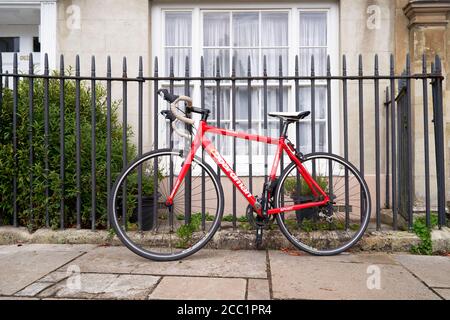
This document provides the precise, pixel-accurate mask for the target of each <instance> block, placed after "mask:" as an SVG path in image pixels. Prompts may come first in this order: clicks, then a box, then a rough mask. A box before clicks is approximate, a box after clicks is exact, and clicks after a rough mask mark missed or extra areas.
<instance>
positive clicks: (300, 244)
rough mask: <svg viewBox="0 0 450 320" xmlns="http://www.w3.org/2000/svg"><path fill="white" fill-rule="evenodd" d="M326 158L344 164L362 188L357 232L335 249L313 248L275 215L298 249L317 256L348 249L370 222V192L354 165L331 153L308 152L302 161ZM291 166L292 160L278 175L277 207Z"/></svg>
mask: <svg viewBox="0 0 450 320" xmlns="http://www.w3.org/2000/svg"><path fill="white" fill-rule="evenodd" d="M319 158H322V159H328V160H334V161H336V162H338V163H340V164H342V165H344V166H345V167H346V168H347V169H348V170H349V171H350V172H352V173H353V174H354V175H355V177H356V178H357V179H358V181H359V183H360V185H361V189H362V190H363V193H364V195H365V196H364V197H365V202H366V206H365V214H364V220H363V221H362V222H361V227H360V228H359V230H358V232H357V233H356V234H355V235H354V236H353V237H352V239H351V240H350V241H349V242H347V243H346V244H345V245H342V246H340V247H338V248H336V249H333V250H317V249H316V248H313V247H312V246H310V245H307V244H305V243H303V242H301V241H300V240H298V239H297V238H296V237H295V236H294V235H292V234H291V232H290V231H289V229H288V227H287V226H286V223H285V221H284V220H283V218H282V215H281V214H278V215H277V216H276V219H277V224H278V226H279V228H280V230H281V232H282V233H283V234H284V236H285V237H286V238H287V239H288V240H289V241H290V242H291V243H292V244H293V245H294V246H295V247H296V248H298V249H300V250H302V251H305V252H307V253H310V254H312V255H317V256H332V255H337V254H339V253H341V252H344V251H346V250H348V249H349V248H351V247H352V246H353V245H355V244H356V243H357V242H358V241H359V240H360V239H361V237H362V236H363V235H364V232H365V231H366V229H367V226H368V224H369V222H370V213H371V198H370V192H369V189H368V187H367V183H366V181H365V180H364V178H362V177H361V175H360V173H359V171H358V170H357V169H356V168H355V166H353V165H352V164H351V163H349V162H348V161H346V160H345V159H344V158H342V157H340V156H337V155H334V154H331V153H314V154H309V155H306V156H305V158H304V159H305V160H304V162H306V161H308V160H315V159H319ZM293 167H296V164H295V163H294V162H292V163H291V164H289V165H288V166H287V167H286V168H285V170H284V171H283V172H282V174H281V175H280V177H279V180H278V184H277V187H276V189H275V194H274V197H275V206H276V207H277V208H279V207H281V193H282V190H283V185H284V181H285V180H286V178H287V177H288V175H289V173H290V172H291V171H292V170H293V169H294V168H293Z"/></svg>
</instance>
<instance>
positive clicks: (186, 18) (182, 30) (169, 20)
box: [164, 12, 192, 76]
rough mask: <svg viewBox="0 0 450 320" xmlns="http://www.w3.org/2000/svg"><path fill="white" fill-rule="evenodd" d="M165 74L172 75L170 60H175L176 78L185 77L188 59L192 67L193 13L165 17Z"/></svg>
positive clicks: (175, 13) (169, 13) (180, 13)
mask: <svg viewBox="0 0 450 320" xmlns="http://www.w3.org/2000/svg"><path fill="white" fill-rule="evenodd" d="M165 18H166V23H165V33H164V35H165V46H170V47H169V48H166V49H165V61H166V63H165V72H166V75H167V76H168V75H170V60H171V58H172V59H173V69H174V70H173V71H174V75H175V76H183V75H184V73H185V69H186V57H188V59H189V66H191V64H192V63H191V48H186V47H190V46H191V45H192V13H191V12H166V15H165Z"/></svg>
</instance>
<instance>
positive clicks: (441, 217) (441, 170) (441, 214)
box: [433, 56, 446, 228]
mask: <svg viewBox="0 0 450 320" xmlns="http://www.w3.org/2000/svg"><path fill="white" fill-rule="evenodd" d="M434 75H435V76H437V77H436V78H435V79H434V81H433V93H434V94H433V98H434V99H433V116H434V134H435V138H434V143H435V155H436V179H437V193H438V224H439V228H441V227H442V226H445V224H446V217H445V162H444V161H445V160H444V157H445V154H444V116H443V114H444V110H443V98H442V89H443V88H442V81H443V78H442V66H441V59H440V58H439V56H436V57H435V66H434Z"/></svg>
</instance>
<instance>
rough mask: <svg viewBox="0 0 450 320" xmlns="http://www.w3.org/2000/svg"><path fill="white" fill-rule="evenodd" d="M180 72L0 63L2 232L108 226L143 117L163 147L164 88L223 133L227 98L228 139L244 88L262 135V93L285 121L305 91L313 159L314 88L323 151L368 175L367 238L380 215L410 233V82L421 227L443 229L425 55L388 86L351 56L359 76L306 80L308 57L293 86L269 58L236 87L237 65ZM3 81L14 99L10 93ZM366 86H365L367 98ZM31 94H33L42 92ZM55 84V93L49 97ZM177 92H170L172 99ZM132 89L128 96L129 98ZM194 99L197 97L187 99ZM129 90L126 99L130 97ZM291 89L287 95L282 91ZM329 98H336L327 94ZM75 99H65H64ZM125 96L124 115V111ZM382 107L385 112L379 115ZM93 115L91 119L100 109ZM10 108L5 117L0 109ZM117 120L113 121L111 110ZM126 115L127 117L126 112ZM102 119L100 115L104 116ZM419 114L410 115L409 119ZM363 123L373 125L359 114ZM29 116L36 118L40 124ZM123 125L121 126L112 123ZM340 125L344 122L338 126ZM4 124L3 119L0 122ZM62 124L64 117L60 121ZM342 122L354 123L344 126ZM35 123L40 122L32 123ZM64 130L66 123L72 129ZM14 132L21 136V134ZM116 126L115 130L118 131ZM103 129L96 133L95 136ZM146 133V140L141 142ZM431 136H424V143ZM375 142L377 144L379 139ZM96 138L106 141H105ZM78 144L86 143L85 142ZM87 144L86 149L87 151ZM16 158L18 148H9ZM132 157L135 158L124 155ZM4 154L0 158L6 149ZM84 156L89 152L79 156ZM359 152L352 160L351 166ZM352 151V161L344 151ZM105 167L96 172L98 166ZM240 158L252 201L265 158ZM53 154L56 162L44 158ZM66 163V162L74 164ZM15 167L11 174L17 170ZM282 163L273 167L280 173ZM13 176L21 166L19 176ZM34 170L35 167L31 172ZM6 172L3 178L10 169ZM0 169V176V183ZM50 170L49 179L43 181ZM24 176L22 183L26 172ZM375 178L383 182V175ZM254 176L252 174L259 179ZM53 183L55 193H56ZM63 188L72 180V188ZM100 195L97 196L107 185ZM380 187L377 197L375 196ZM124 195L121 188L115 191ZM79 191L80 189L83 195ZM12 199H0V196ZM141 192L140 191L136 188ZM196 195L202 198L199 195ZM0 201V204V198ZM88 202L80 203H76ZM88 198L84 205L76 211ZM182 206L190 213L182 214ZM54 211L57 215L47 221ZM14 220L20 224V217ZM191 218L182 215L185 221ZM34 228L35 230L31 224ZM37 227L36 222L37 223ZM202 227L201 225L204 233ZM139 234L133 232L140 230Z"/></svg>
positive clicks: (436, 90) (391, 77) (439, 149)
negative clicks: (226, 98) (420, 157)
mask: <svg viewBox="0 0 450 320" xmlns="http://www.w3.org/2000/svg"><path fill="white" fill-rule="evenodd" d="M186 59H187V61H186V64H185V65H186V70H185V74H184V76H177V77H176V76H174V62H173V59H170V60H169V64H170V66H169V75H168V76H161V75H160V73H159V65H158V59H157V58H156V59H155V61H154V64H153V66H152V70H153V76H144V64H143V59H142V57H141V58H140V59H139V62H138V74H137V76H136V77H129V75H128V68H127V59H126V58H124V59H123V68H122V70H121V72H122V75H121V76H119V77H113V76H112V68H111V59H110V58H109V57H108V58H107V61H106V76H99V75H97V69H96V59H95V57H92V60H91V74H90V76H82V75H81V72H80V70H81V66H80V59H79V57H78V56H77V57H76V60H75V73H74V74H72V73H68V72H67V69H66V67H65V66H66V61H65V60H64V57H63V56H61V57H60V68H59V73H50V70H49V68H48V58H47V55H45V59H44V61H45V63H44V72H43V74H35V73H34V66H33V57H32V55H30V60H29V70H28V73H19V69H18V61H17V54H15V55H14V60H13V70H12V73H8V72H3V71H2V62H1V54H0V114H1V117H0V118H1V121H2V122H1V123H0V130H1V131H0V132H1V135H0V139H1V141H0V142H1V143H2V145H3V147H4V148H5V149H4V150H6V148H7V146H8V147H9V146H10V147H11V150H10V154H11V161H10V162H11V163H12V164H11V166H8V169H6V163H5V164H4V165H3V166H4V168H3V169H1V167H0V179H2V180H3V181H1V183H0V185H8V186H10V189H8V188H9V187H8V188H3V190H0V192H3V194H0V197H1V199H2V203H3V204H2V207H1V208H0V215H1V217H0V222H1V223H6V224H12V225H14V226H19V225H28V226H31V227H33V226H41V225H45V226H47V227H49V226H53V227H55V225H56V224H55V220H58V224H57V225H58V226H59V228H61V229H63V228H67V227H77V228H89V227H90V228H91V229H93V230H94V229H96V228H99V227H102V228H103V227H109V220H108V215H107V214H106V212H108V210H109V208H108V207H107V206H108V201H107V199H108V198H109V195H110V192H111V185H112V183H113V182H114V179H115V177H116V176H117V175H118V173H119V172H120V171H121V169H122V168H124V167H126V166H127V164H128V163H129V162H130V161H131V160H132V159H130V155H131V156H133V157H135V156H140V155H142V154H143V153H144V152H145V151H149V150H144V140H143V137H144V132H145V131H147V130H149V129H148V128H146V127H144V110H145V111H148V112H149V113H151V114H152V115H153V119H152V120H153V121H149V125H151V126H152V128H151V129H152V133H151V137H152V142H151V143H150V144H149V145H151V147H148V148H147V149H150V148H153V149H157V148H162V147H173V146H174V139H175V137H174V135H173V133H172V131H171V130H170V132H169V133H168V135H169V139H162V137H161V130H160V129H161V126H166V124H165V123H163V122H162V121H161V120H162V119H161V118H160V117H158V115H159V111H160V110H161V109H162V108H164V107H165V106H163V105H161V104H160V101H159V100H158V96H157V95H156V94H155V93H156V91H157V89H158V88H159V87H161V86H167V87H168V88H169V90H170V91H171V92H174V91H175V90H183V93H184V94H185V95H190V94H191V92H192V86H193V85H198V87H197V89H199V90H200V94H199V95H198V97H200V101H198V102H197V103H199V104H200V106H201V107H202V108H205V107H206V105H207V104H208V103H210V104H212V103H213V102H214V104H215V115H214V119H213V121H214V122H215V124H216V125H217V126H221V125H222V121H223V112H224V106H222V105H221V96H222V93H221V92H222V91H223V90H225V88H226V90H229V93H230V94H231V98H230V113H231V119H230V124H229V125H230V128H231V129H236V128H237V119H236V110H238V108H240V109H241V110H243V111H246V114H247V129H248V130H252V126H253V120H252V105H253V102H252V94H251V92H252V89H253V88H258V90H260V92H261V101H262V104H261V107H262V109H263V112H262V114H263V118H262V119H261V121H262V128H263V130H264V131H265V132H268V128H269V121H268V117H267V113H268V110H269V108H270V106H269V102H268V92H269V87H270V86H273V87H276V88H277V90H278V91H277V92H278V96H277V108H278V110H277V111H286V110H287V109H288V107H290V105H289V102H288V101H285V99H284V94H283V92H284V89H285V87H286V86H288V87H289V88H293V89H292V90H291V94H293V95H294V98H293V100H294V101H295V102H294V104H293V105H292V106H291V107H290V108H291V109H294V108H295V110H297V111H299V110H300V109H301V108H302V106H301V105H300V88H301V86H302V85H303V86H306V87H307V88H308V87H309V88H310V101H309V102H310V107H311V119H310V125H311V131H310V135H311V148H310V150H309V151H311V152H315V151H317V150H316V149H317V138H318V134H317V130H316V124H317V123H318V121H319V119H318V118H317V117H318V114H317V111H318V106H317V104H316V94H317V88H318V86H319V83H320V86H321V87H323V88H325V90H326V105H325V106H324V108H325V110H326V123H327V125H326V138H327V139H326V146H325V147H326V148H325V150H324V151H326V150H329V151H332V150H333V151H334V152H335V153H339V154H342V156H343V157H344V158H345V159H348V160H350V161H353V162H356V163H357V167H358V169H359V170H360V172H361V173H362V174H363V175H364V174H366V175H372V176H374V177H375V181H374V185H375V187H374V188H371V193H372V198H374V203H375V209H374V210H373V218H374V221H375V223H376V228H377V229H381V228H382V215H381V213H382V210H383V209H386V208H390V209H391V212H392V227H393V228H394V229H397V228H398V222H399V221H398V218H399V217H398V215H399V214H400V215H401V216H402V217H403V218H404V219H405V220H406V221H407V225H408V227H409V228H411V227H412V223H413V211H414V198H415V197H414V196H415V194H414V192H415V188H418V187H419V186H418V184H417V183H416V181H415V176H414V172H415V171H414V170H415V162H414V154H413V151H412V150H413V145H414V143H415V142H414V140H413V133H414V132H415V131H414V130H417V128H418V127H419V125H420V123H419V121H418V120H420V119H416V122H415V124H414V125H413V123H412V114H413V112H414V109H413V108H417V107H418V106H417V104H414V106H413V105H412V101H411V99H412V89H411V88H412V87H413V84H412V83H413V81H421V82H422V87H423V92H422V93H421V95H420V94H419V93H418V92H416V97H415V98H416V100H417V99H419V100H420V101H421V104H422V108H421V110H422V113H423V123H422V125H423V137H424V164H423V165H424V176H425V185H424V188H425V192H424V194H425V210H424V211H425V214H426V217H427V219H426V221H427V223H428V225H430V224H431V222H430V219H431V218H430V217H431V215H432V211H433V208H436V211H437V215H438V222H439V226H443V225H445V224H446V215H445V203H446V202H445V197H446V193H445V176H446V175H445V163H444V127H443V97H442V90H443V89H442V82H443V79H444V78H443V76H442V69H441V62H440V59H439V57H436V58H435V61H434V63H433V64H432V67H431V72H430V73H428V68H427V61H426V59H425V56H424V58H423V68H422V71H421V73H418V74H412V72H411V66H410V65H411V63H410V57H409V56H408V57H407V58H406V65H405V73H403V74H401V75H395V72H394V70H395V64H394V58H393V56H391V59H390V72H389V74H387V75H382V74H381V73H380V68H379V62H378V56H375V59H374V63H373V73H372V74H370V75H368V74H364V73H363V59H362V56H361V55H360V56H359V60H358V74H357V75H348V70H347V60H346V57H345V56H343V58H342V69H341V72H340V75H332V72H331V63H330V57H328V59H327V61H326V64H327V65H326V74H324V75H318V74H316V64H315V62H314V57H312V58H311V69H310V74H308V75H301V74H300V71H299V58H298V57H296V58H295V67H294V69H295V70H294V74H293V75H284V74H283V68H282V66H283V63H284V62H283V61H282V59H281V57H280V58H279V61H278V70H279V72H278V75H271V76H269V75H268V72H267V70H268V66H267V59H266V57H264V59H263V68H262V75H254V74H253V72H252V70H251V61H250V57H249V58H248V67H247V74H246V75H245V76H236V61H235V59H233V61H232V65H231V73H230V75H223V74H222V72H221V70H220V68H219V66H220V63H219V61H218V59H217V62H216V67H215V75H214V76H205V64H204V60H203V58H202V59H201V62H200V74H199V76H192V75H191V70H190V69H189V61H188V58H186ZM397 80H398V81H399V90H398V91H397V90H396V81H397ZM11 82H12V88H11V87H10V83H11ZM115 83H119V84H120V85H121V86H122V90H121V92H120V91H115V92H113V87H114V88H115V86H113V84H115ZM335 83H338V84H339V86H337V88H339V89H338V91H339V94H338V96H339V98H338V99H336V100H333V97H335V95H334V93H333V90H334V89H332V88H333V85H334V84H335ZM366 84H371V85H373V89H372V90H371V91H372V92H373V93H369V90H368V89H367V86H366ZM37 85H38V88H39V90H40V89H42V92H40V91H39V90H38V89H37V87H36V86H37ZM55 85H57V86H58V89H55ZM352 85H354V88H355V90H356V92H357V96H356V97H354V96H350V95H349V87H350V86H352ZM23 86H27V88H28V94H27V96H24V95H23V93H24V91H23V90H22V89H23ZM381 86H385V88H386V91H385V92H384V93H383V92H381V91H380V87H381ZM241 87H243V88H246V90H247V92H248V96H247V101H246V105H237V101H236V96H237V95H236V93H237V90H238V89H239V88H241ZM178 88H180V89H178ZM208 88H212V89H213V90H215V100H216V101H209V102H208V101H207V96H206V94H205V92H206V90H207V89H208ZM131 89H133V92H131ZM197 89H195V90H197ZM134 90H135V91H134ZM288 90H289V89H288ZM336 90H337V89H336ZM430 90H431V91H432V104H433V125H434V128H433V129H434V130H429V126H430V124H431V123H429V117H428V112H429V111H428V105H429V102H428V97H429V94H428V92H429V91H430ZM72 92H74V97H71V96H70V97H69V96H68V95H71V93H72ZM55 94H56V95H57V98H58V102H55V97H54V95H55ZM87 94H88V96H86V95H87ZM372 94H373V101H371V102H370V104H368V103H367V96H369V95H372ZM130 95H132V96H133V97H132V98H134V99H132V101H134V102H133V104H132V105H130ZM380 97H383V98H382V99H383V100H384V106H385V108H384V109H382V108H381V104H382V103H383V101H382V99H381V98H380ZM88 100H89V101H90V110H85V109H84V103H86V101H88ZM23 101H27V103H28V119H24V115H23V114H22V113H21V110H20V108H22V107H23V106H22V103H23ZM37 104H42V105H43V108H42V112H43V115H39V114H37V113H36V111H35V106H36V105H37ZM55 104H57V106H56V107H57V109H58V110H59V113H58V114H55V112H52V111H54V110H55ZM99 105H100V109H99ZM6 108H11V110H5V109H6ZM68 108H73V109H74V113H75V119H74V121H75V126H74V129H68V128H67V127H66V125H68V123H67V121H68V118H67V115H66V112H67V111H69V110H72V109H69V110H68ZM116 109H117V110H116ZM133 109H134V110H133ZM333 110H339V114H340V116H339V117H333V116H332V114H333ZM103 111H105V114H104V113H102V112H103ZM130 111H134V112H133V114H135V115H137V122H136V126H135V127H134V128H133V131H136V134H135V141H134V143H130V129H129V126H130V114H129V113H130ZM352 111H355V114H357V115H358V116H357V118H358V120H357V125H358V128H353V127H352V129H351V131H352V132H351V133H350V134H353V132H355V133H356V134H355V136H357V137H358V138H357V139H353V137H352V136H350V134H349V130H350V127H349V126H350V125H351V126H353V125H354V124H356V122H352V123H351V124H350V117H349V114H350V112H352ZM416 111H417V110H416ZM372 114H373V118H372V119H371V118H370V117H369V115H372ZM38 115H39V116H38ZM82 115H83V116H84V117H86V116H89V117H90V125H89V126H87V125H85V124H83V123H81V117H82ZM117 115H121V116H122V117H121V119H120V120H119V119H118V118H117ZM341 116H342V118H341ZM8 117H9V118H8ZM69 118H70V117H69ZM353 118H354V117H353V115H352V119H353ZM24 120H27V121H28V130H27V134H28V136H27V137H25V136H22V135H23V134H24V131H23V130H21V129H20V128H22V127H23V125H24V124H23V121H24ZM372 120H373V121H374V132H370V131H369V128H370V127H369V126H367V121H372ZM39 121H42V123H40V122H39ZM104 122H106V126H105V128H104V129H101V128H103V127H101V124H103V123H104ZM337 123H339V124H340V126H339V127H341V131H340V132H333V131H332V130H333V128H334V127H335V124H337ZM71 125H72V124H70V126H71ZM19 126H20V128H19ZM118 126H120V128H119V127H118ZM55 128H58V129H59V141H55V139H53V138H52V137H54V136H55V133H54V132H53V131H52V130H55ZM280 129H281V128H280ZM36 130H42V132H43V135H42V137H43V139H42V141H41V140H39V141H38V142H40V143H42V150H41V148H40V149H39V150H40V151H39V152H38V151H36V150H34V148H33V146H35V145H36V144H35V143H36V141H35V139H41V135H40V133H39V132H36ZM86 130H89V131H90V137H89V139H88V138H87V137H86V134H85V133H84V132H85V131H86ZM102 130H104V131H105V132H103V131H102ZM144 130H145V131H144ZM430 132H432V136H430ZM369 135H374V139H373V141H372V140H367V137H368V136H369ZM383 135H384V139H382V138H383ZM340 136H341V137H342V140H343V141H342V147H340V149H339V150H336V148H335V147H334V143H335V141H336V140H338V139H340V138H339V137H340ZM431 137H432V138H434V149H435V152H434V154H431V152H430V138H431ZM26 138H27V143H28V162H27V163H25V162H23V161H22V158H23V155H22V153H21V152H22V150H23V147H24V145H25V142H24V139H26ZM103 138H104V139H105V141H103ZM295 138H296V142H297V145H298V148H299V149H300V148H302V146H301V145H300V143H299V142H300V139H301V135H300V124H297V127H296V135H295ZM83 139H84V140H83ZM119 140H121V141H120V146H119V147H120V148H119V149H120V152H119V153H118V154H116V153H117V152H113V151H112V149H113V147H114V146H116V145H117V143H118V141H119ZM86 143H88V144H89V146H88V147H89V148H88V149H86V145H85V144H86ZM101 143H105V148H103V147H101V148H100V149H99V148H98V147H99V145H100V144H101ZM73 144H75V152H74V154H73V155H72V154H71V157H69V156H68V154H67V152H68V151H67V150H68V149H67V146H68V145H69V146H70V148H72V146H73ZM220 144H221V141H220V140H218V141H217V142H216V147H217V148H220ZM19 147H20V148H19ZM369 148H374V150H375V151H374V156H373V157H368V156H367V150H369ZM56 149H57V151H58V157H59V159H58V160H59V165H57V168H55V167H53V168H52V167H51V165H52V164H53V166H55V162H54V159H53V158H52V159H50V157H49V155H50V154H51V153H50V150H53V151H54V150H56ZM134 149H136V150H137V151H136V153H135V154H133V152H132V151H133V150H134ZM8 150H9V149H8ZM87 150H89V151H87ZM355 150H357V155H356V156H353V155H354V153H356V152H355ZM238 151H240V150H237V144H236V141H235V140H233V142H232V147H231V162H232V165H233V170H237V172H238V174H239V168H237V166H236V161H237V160H236V159H237V158H236V157H237V154H238ZM350 151H351V152H350ZM86 152H90V162H89V163H88V165H86V161H84V160H82V159H84V158H83V154H85V153H86ZM103 152H104V153H105V159H104V161H103V160H102V161H101V162H99V158H101V159H103V158H102V157H103V154H102V153H103ZM244 152H245V153H244V156H246V157H248V168H247V169H246V170H247V172H248V173H247V175H248V187H249V190H250V191H251V192H254V193H257V191H258V190H257V189H256V188H255V186H254V184H255V177H256V176H261V178H264V179H267V174H268V158H269V151H268V148H267V147H265V148H264V152H263V156H264V164H263V166H262V170H258V172H255V164H254V161H253V159H252V157H254V156H253V146H252V143H250V142H249V143H248V144H247V147H246V150H244ZM52 154H54V153H52ZM72 156H73V157H72ZM433 157H434V159H435V162H436V166H435V171H436V172H435V175H434V176H433V175H432V173H431V172H432V170H431V169H432V168H430V164H431V159H432V158H433ZM382 161H384V163H385V168H384V170H382ZM19 162H20V163H19ZM282 163H283V162H282ZM370 163H371V164H372V165H373V167H374V169H373V170H372V171H373V172H368V170H367V168H368V167H371V166H367V164H370ZM23 166H28V169H26V168H25V169H24V168H23ZM41 166H42V168H41ZM11 168H12V169H11ZM67 169H70V175H69V176H67V171H66V170H67ZM2 170H3V172H1V171H2ZM19 170H28V171H29V174H28V176H27V177H26V179H27V183H28V186H29V187H28V190H26V189H25V188H24V184H23V181H22V180H23V179H24V176H23V175H21V176H20V177H19V175H18V172H19ZM55 170H56V171H58V173H59V175H58V179H56V177H54V176H53V175H52V174H53V173H54V172H56V171H55ZM28 171H27V172H28ZM383 171H384V172H383ZM261 172H262V173H261ZM103 173H104V174H105V176H106V180H105V182H104V183H103V182H102V183H100V182H99V179H98V178H99V177H101V175H102V174H103ZM383 175H384V176H385V181H384V183H382V177H383ZM72 176H74V177H75V180H74V181H75V182H74V183H73V185H70V187H68V184H67V180H68V179H72V178H73V177H72ZM55 181H56V183H55ZM71 181H72V180H71ZM141 183H142V172H139V174H138V184H139V185H140V184H141ZM185 183H186V184H187V185H186V190H190V188H189V183H190V181H189V177H188V178H187V180H186V182H185ZM105 184H106V185H105ZM432 184H435V186H436V190H437V195H436V201H434V202H432V197H431V194H430V193H431V191H430V190H431V185H432ZM383 185H384V188H385V190H384V192H383V191H382V187H383ZM124 188H126V187H125V186H124ZM86 189H89V190H86ZM8 190H9V191H11V193H10V194H6V193H8V192H9V191H8ZM139 190H140V188H139ZM202 191H203V192H205V190H202ZM5 192H6V193H5ZM36 192H42V193H43V194H44V198H43V199H44V202H43V203H36V202H35V201H34V200H35V199H36ZM87 193H90V197H88V196H87V195H86V194H87ZM383 196H384V203H383V205H382V197H383ZM24 197H28V199H29V202H28V205H27V206H24V203H25V202H24V201H23V199H24ZM138 197H139V203H141V201H140V199H141V197H142V194H141V192H140V193H139V195H138ZM88 198H90V199H89V200H90V201H85V200H86V199H88ZM226 201H227V203H228V205H229V206H231V213H232V217H233V220H232V221H233V227H234V228H236V226H237V224H236V222H237V218H238V216H240V215H241V214H245V212H242V211H245V210H244V209H242V208H240V207H238V205H237V203H238V198H237V196H236V189H235V188H233V190H232V193H231V197H230V198H229V199H226ZM186 207H189V204H187V206H186ZM55 208H57V210H58V211H59V214H58V215H57V216H55ZM138 208H139V209H138V210H139V212H138V218H139V219H141V218H142V212H141V210H142V209H141V206H139V207H138ZM123 210H124V214H125V211H126V208H125V205H124V207H123ZM24 212H26V213H27V215H25V216H24V214H23V213H24ZM185 218H186V219H189V214H186V215H185ZM39 221H41V222H39ZM42 221H43V222H42ZM204 223H205V221H203V226H204ZM139 225H141V221H139Z"/></svg>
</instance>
